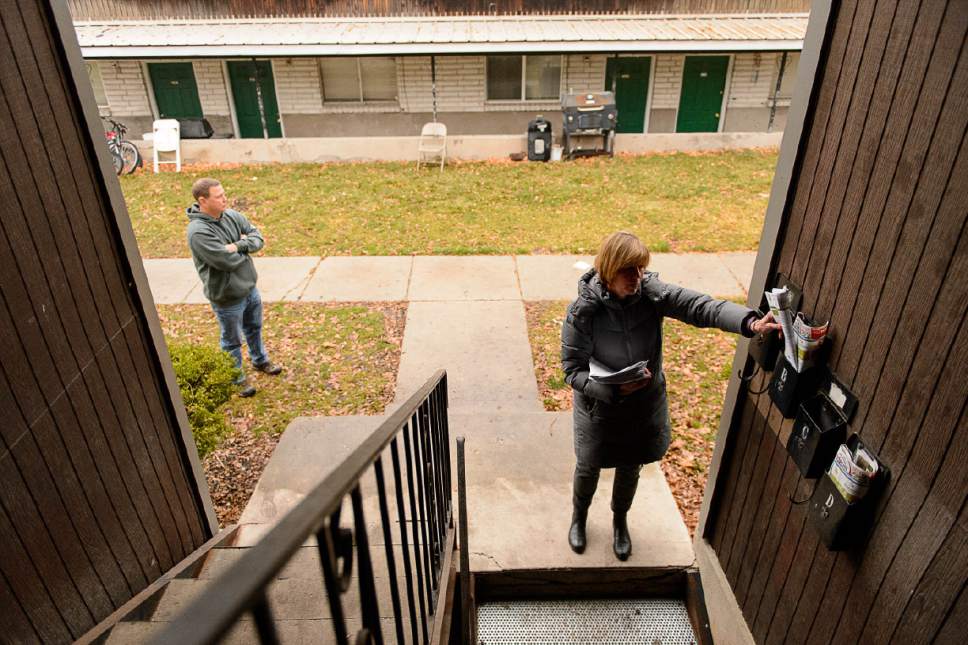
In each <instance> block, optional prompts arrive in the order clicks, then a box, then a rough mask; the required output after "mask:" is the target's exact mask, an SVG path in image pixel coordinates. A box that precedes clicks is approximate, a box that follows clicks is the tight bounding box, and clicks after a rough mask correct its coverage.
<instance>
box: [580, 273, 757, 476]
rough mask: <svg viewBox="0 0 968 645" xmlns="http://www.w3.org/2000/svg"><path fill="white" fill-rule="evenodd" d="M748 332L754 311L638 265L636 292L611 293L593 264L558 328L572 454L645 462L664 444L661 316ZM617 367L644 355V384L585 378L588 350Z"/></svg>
mask: <svg viewBox="0 0 968 645" xmlns="http://www.w3.org/2000/svg"><path fill="white" fill-rule="evenodd" d="M665 316H669V317H672V318H675V319H677V320H681V321H682V322H685V323H688V324H690V325H695V326H696V327H718V328H719V329H722V330H723V331H730V332H734V333H748V330H747V324H746V321H747V319H751V318H753V317H755V316H756V313H755V312H754V311H753V310H752V309H749V308H747V307H742V306H740V305H737V304H734V303H732V302H729V301H727V300H714V299H713V298H711V297H709V296H707V295H705V294H702V293H698V292H696V291H691V290H689V289H684V288H682V287H680V286H677V285H674V284H667V283H665V282H662V281H660V280H659V276H658V274H656V273H646V274H645V276H643V278H642V282H641V283H640V284H639V290H638V292H637V293H635V294H633V295H631V296H629V297H627V298H625V299H623V300H619V299H618V298H616V297H615V296H614V295H612V294H611V293H610V292H609V291H608V290H607V289H605V286H604V285H603V284H602V280H601V278H600V277H599V276H598V274H597V273H596V272H595V270H594V269H592V270H590V271H588V272H587V273H585V275H583V276H582V277H581V279H580V280H579V282H578V298H576V299H575V301H574V302H572V303H571V305H570V306H569V307H568V314H567V317H566V319H565V322H564V325H563V326H562V329H561V360H562V365H563V367H564V371H565V382H566V383H568V384H569V385H571V387H572V389H573V392H574V429H575V456H576V457H577V458H578V461H579V462H581V463H584V464H587V465H590V466H597V467H600V468H610V467H614V466H617V465H632V464H647V463H650V462H653V461H658V460H659V459H661V458H662V456H663V455H664V454H665V451H666V449H668V447H669V439H670V427H669V409H668V401H667V399H666V380H665V373H664V372H663V370H662V319H663V318H664V317H665ZM593 356H594V357H595V359H596V360H597V361H599V362H600V363H602V364H603V365H605V366H607V367H610V368H612V369H615V370H618V369H622V368H624V367H627V366H628V365H631V364H633V363H636V362H638V361H640V360H648V361H649V364H648V369H649V371H650V372H651V373H652V382H651V384H650V385H649V386H647V387H645V388H643V389H641V390H638V391H636V392H634V393H632V394H630V395H628V396H625V397H623V396H620V395H619V392H618V386H616V385H604V384H601V383H597V382H595V381H592V380H590V379H589V378H588V371H589V369H588V361H589V359H590V358H591V357H593Z"/></svg>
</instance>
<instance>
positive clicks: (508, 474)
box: [450, 412, 695, 572]
mask: <svg viewBox="0 0 968 645" xmlns="http://www.w3.org/2000/svg"><path fill="white" fill-rule="evenodd" d="M450 428H451V429H450V434H451V437H452V438H453V439H455V440H456V437H458V436H461V435H463V436H464V437H465V438H466V462H467V466H466V467H467V504H468V508H467V516H468V523H469V527H468V530H469V532H468V547H469V550H470V556H471V570H472V571H475V572H477V571H500V570H509V569H562V568H569V569H570V568H586V567H589V568H597V567H685V566H689V565H691V564H692V563H693V561H694V559H695V556H694V554H693V550H692V544H691V541H690V538H689V532H688V530H687V529H686V526H685V524H684V523H683V521H682V516H681V515H680V514H679V509H678V508H677V507H676V503H675V500H674V499H673V497H672V493H671V491H670V490H669V486H668V485H667V484H666V481H665V477H664V476H663V474H662V471H661V470H660V469H659V465H658V464H650V465H648V466H646V467H645V468H643V470H642V474H641V478H640V480H639V487H638V491H637V492H636V496H635V502H634V503H633V506H632V510H631V511H630V512H629V516H628V517H629V532H630V533H631V535H632V544H633V548H632V556H631V557H630V558H629V560H628V561H627V562H624V563H623V562H620V561H619V560H617V559H616V558H615V555H614V554H613V553H612V528H611V527H612V524H611V522H612V514H611V510H610V509H609V500H610V498H611V486H612V480H613V474H614V470H603V471H602V475H601V480H600V481H599V485H598V492H597V494H596V495H595V500H594V502H593V503H592V507H591V509H590V511H589V517H588V525H587V533H588V548H587V550H586V551H585V553H584V554H582V555H577V554H575V553H573V552H572V551H571V549H569V547H568V542H567V534H568V526H569V523H570V521H571V508H572V502H571V485H572V476H573V473H574V465H575V455H574V451H573V447H572V445H573V444H572V441H573V440H572V420H571V413H570V412H557V413H555V412H542V413H539V414H527V415H521V414H503V415H496V414H486V415H464V414H451V416H450Z"/></svg>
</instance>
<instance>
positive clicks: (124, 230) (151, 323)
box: [44, 0, 219, 538]
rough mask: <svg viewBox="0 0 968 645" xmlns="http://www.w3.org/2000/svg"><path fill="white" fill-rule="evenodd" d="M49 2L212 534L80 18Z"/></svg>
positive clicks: (85, 137) (210, 509) (213, 523)
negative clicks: (90, 74)
mask: <svg viewBox="0 0 968 645" xmlns="http://www.w3.org/2000/svg"><path fill="white" fill-rule="evenodd" d="M44 4H45V5H46V7H45V8H46V9H47V10H48V11H49V12H50V15H51V16H52V17H53V20H54V26H55V28H56V31H57V33H56V34H55V37H56V38H57V39H58V40H59V41H60V46H61V49H62V51H63V54H64V58H65V60H66V62H67V64H68V70H67V71H68V72H69V74H70V77H71V81H72V84H73V87H72V88H69V89H68V91H69V92H70V93H72V94H73V95H74V96H75V97H76V99H77V103H78V107H79V109H80V114H79V116H80V117H81V118H82V119H83V122H84V123H85V124H86V126H87V127H86V128H85V129H84V131H82V132H80V133H79V135H80V136H81V139H82V141H83V142H84V144H85V145H86V146H87V147H88V149H89V150H90V151H92V152H93V154H94V155H95V156H96V157H97V164H98V167H99V169H100V173H98V174H99V177H98V179H99V180H100V189H101V191H100V192H101V197H102V198H106V204H105V206H106V207H107V208H109V209H110V211H111V215H112V216H113V217H112V218H111V220H110V222H109V223H110V224H111V225H112V227H113V228H114V231H115V232H116V234H117V235H118V241H119V242H120V244H121V247H122V251H123V255H122V256H119V259H121V260H122V263H123V264H124V265H125V266H124V267H123V268H124V269H125V273H126V274H127V275H126V277H127V278H129V280H130V284H131V287H130V292H131V296H132V299H133V300H134V301H135V305H136V306H137V307H138V309H140V311H141V313H142V318H141V319H142V322H143V323H144V325H145V331H146V332H147V335H148V337H149V338H150V339H151V344H150V345H149V346H148V348H147V349H148V354H149V355H150V356H151V358H153V359H154V361H153V362H154V364H155V366H156V368H157V369H159V370H160V374H157V377H158V378H159V380H160V381H161V384H162V398H163V401H162V405H163V407H164V408H165V409H166V411H167V412H168V413H169V414H170V415H171V421H172V422H173V424H174V425H175V426H176V427H177V430H178V432H179V435H180V436H179V437H176V439H179V438H180V441H177V440H176V441H175V444H176V445H177V446H178V448H179V452H180V453H181V458H182V465H183V466H184V467H185V470H186V475H187V478H188V479H189V481H191V480H192V479H194V482H193V483H194V488H193V492H194V494H195V495H194V496H195V503H196V508H197V509H198V513H199V518H200V520H201V524H202V526H203V528H204V529H205V530H206V531H207V535H206V538H210V537H212V536H214V535H215V534H217V533H218V532H219V523H218V518H217V517H216V516H215V507H214V506H213V504H212V498H211V495H210V494H209V490H208V482H207V480H206V479H205V472H204V471H203V470H202V465H201V461H200V459H199V458H198V451H197V449H196V448H195V438H194V436H193V435H192V431H191V426H190V425H189V423H188V414H187V413H186V411H185V404H184V402H183V401H182V397H181V392H180V390H179V389H178V381H177V380H176V378H175V370H174V368H173V367H172V363H171V357H170V356H169V354H168V346H167V344H166V343H165V336H164V333H163V332H162V329H161V322H160V320H159V319H158V311H157V309H156V308H155V301H154V298H153V297H152V295H151V288H150V286H149V284H148V276H147V274H146V273H145V268H144V263H143V261H142V258H141V254H140V252H139V251H138V243H137V240H136V239H135V236H134V229H133V228H132V226H131V218H130V217H129V216H128V209H127V206H126V205H125V201H124V195H123V194H122V192H121V183H120V182H119V181H118V178H117V176H116V175H115V173H114V166H113V164H112V162H111V160H110V158H109V157H108V149H107V147H106V146H105V145H104V135H103V128H102V127H101V122H100V121H101V120H100V117H99V115H98V111H97V102H96V101H95V100H94V92H93V90H92V89H91V84H90V82H89V81H88V80H87V70H86V68H85V67H84V59H83V58H82V57H81V48H80V46H79V45H78V42H77V34H76V33H75V31H74V23H73V21H72V19H71V15H70V12H69V11H68V8H67V4H66V3H62V2H55V1H53V0H48V1H47V2H45V3H44ZM71 90H73V91H71Z"/></svg>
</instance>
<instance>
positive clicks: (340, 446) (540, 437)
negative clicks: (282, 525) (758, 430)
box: [145, 253, 754, 572]
mask: <svg viewBox="0 0 968 645" xmlns="http://www.w3.org/2000/svg"><path fill="white" fill-rule="evenodd" d="M753 261H754V254H752V253H736V254H693V255H663V254H659V255H656V256H654V259H653V264H652V268H653V269H654V270H657V271H659V273H660V275H661V277H662V278H663V279H664V280H666V281H669V282H675V283H678V284H682V285H684V286H688V287H692V288H695V289H698V290H702V291H705V292H707V293H711V294H714V295H718V296H726V297H731V296H732V297H735V296H742V295H744V294H745V286H746V285H747V284H748V283H749V280H750V276H751V274H752V269H753ZM589 262H591V258H590V257H579V256H476V257H436V256H431V257H419V256H418V257H330V258H325V259H320V258H311V257H310V258H258V259H257V260H256V263H257V266H258V269H259V274H260V280H259V287H260V291H261V292H262V295H263V299H265V300H269V301H272V300H275V301H279V300H285V301H302V302H310V301H325V302H340V301H343V302H347V301H357V302H358V301H408V302H409V305H408V309H407V321H406V327H405V330H404V337H403V347H402V352H401V359H400V367H399V373H398V377H397V390H396V402H397V403H399V402H401V401H403V400H405V399H406V398H407V397H408V396H409V395H410V394H411V393H412V392H413V391H414V390H416V389H417V388H419V387H420V386H421V385H422V384H423V383H424V382H425V381H426V379H427V378H428V377H429V376H430V375H431V374H433V372H434V371H435V370H437V369H440V368H444V369H446V370H447V375H448V400H449V411H448V414H449V419H450V432H451V438H452V440H453V439H456V437H458V436H465V437H466V440H467V451H468V463H467V470H468V503H469V510H468V517H469V523H470V536H469V546H470V551H471V557H472V559H471V567H472V569H473V570H474V571H479V572H482V571H496V570H545V569H563V568H600V567H633V568H640V569H654V568H662V567H674V568H675V567H680V568H681V567H687V566H690V565H691V564H692V563H693V561H694V556H693V551H692V546H691V542H690V539H689V534H688V531H687V530H686V527H685V524H684V523H683V522H682V518H681V516H680V514H679V512H678V509H677V508H676V505H675V501H674V500H673V498H672V494H671V492H670V490H669V487H668V485H667V484H666V481H665V478H664V477H663V475H662V471H661V470H660V469H659V467H658V465H657V464H653V465H650V466H649V467H647V468H646V469H644V470H643V472H642V479H641V482H640V485H639V493H638V495H637V497H636V503H635V506H634V507H633V509H632V513H630V529H631V532H632V536H633V542H634V544H635V547H634V549H633V555H632V558H630V559H629V561H628V562H626V563H619V562H618V561H617V560H616V559H615V558H614V556H613V555H612V552H611V536H610V531H611V528H610V523H611V520H610V512H609V504H608V499H609V496H610V489H611V472H610V471H605V472H603V474H602V481H601V483H600V485H599V492H598V495H597V497H596V502H595V504H594V505H593V507H592V511H591V514H590V520H589V548H588V552H586V553H585V554H584V555H582V556H577V555H575V554H573V553H572V552H571V551H570V550H569V549H568V546H567V543H566V540H565V535H566V531H567V526H568V521H569V518H570V512H571V501H570V499H571V475H572V470H573V468H574V454H573V452H572V445H571V444H572V421H571V414H570V413H554V412H545V411H544V409H543V407H542V405H541V403H540V401H539V400H538V389H537V383H536V379H535V373H534V365H533V362H532V359H531V348H530V344H529V340H528V332H527V324H526V320H525V308H524V303H525V301H531V300H566V299H571V298H572V297H573V296H574V294H575V290H576V282H577V279H578V277H579V276H580V275H581V273H583V271H584V268H583V266H582V263H589ZM145 265H146V267H147V270H148V275H149V281H150V283H151V286H152V292H153V294H154V296H155V299H156V302H159V303H167V302H204V298H203V296H202V294H201V290H200V288H199V286H198V283H197V278H196V277H195V273H194V268H193V267H192V265H191V261H190V260H148V261H146V262H145ZM388 411H389V410H388ZM382 419H383V417H333V418H326V417H318V418H307V419H297V420H296V421H294V422H293V424H291V425H290V427H289V428H288V429H287V430H286V433H285V434H284V436H283V437H282V439H281V441H280V443H279V445H278V446H277V448H276V451H275V453H274V454H273V456H272V459H271V460H270V462H269V464H268V465H267V467H266V469H265V472H264V473H263V475H262V478H261V479H260V481H259V484H258V486H257V488H256V491H255V492H254V494H253V496H252V499H251V500H250V502H249V505H248V506H247V508H246V510H245V512H244V513H243V516H242V518H241V524H242V528H241V531H240V534H239V542H238V546H248V545H251V544H253V543H254V542H255V541H256V540H258V538H259V537H260V536H261V535H263V534H264V532H265V530H266V529H267V528H268V527H269V526H271V525H272V524H273V523H274V522H275V521H277V520H278V519H279V518H280V517H282V515H283V514H285V513H286V512H287V511H288V510H290V509H291V508H293V507H294V506H295V505H296V504H297V503H298V502H299V501H300V500H301V499H302V498H303V496H304V495H305V494H306V493H307V492H308V491H309V490H311V488H312V486H313V485H314V484H315V483H316V482H317V481H319V479H320V478H321V477H322V476H323V475H324V474H325V473H326V472H327V470H328V469H329V468H332V467H333V466H335V464H337V463H339V461H340V460H341V459H342V458H343V456H345V455H346V454H348V451H349V450H351V449H352V448H353V447H355V446H356V445H358V442H359V441H360V440H361V438H362V437H365V436H367V435H368V433H369V432H372V431H373V430H374V429H376V428H377V427H378V426H379V424H380V422H381V421H382ZM454 481H455V484H456V478H455V479H454ZM366 498H367V501H366V503H367V506H368V513H367V517H375V516H376V510H377V509H376V507H375V506H374V505H375V498H374V497H373V496H372V495H366Z"/></svg>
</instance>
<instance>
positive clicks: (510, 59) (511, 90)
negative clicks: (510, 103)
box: [487, 56, 521, 101]
mask: <svg viewBox="0 0 968 645" xmlns="http://www.w3.org/2000/svg"><path fill="white" fill-rule="evenodd" d="M487 98H488V100H489V101H502V100H520V99H521V57H520V56H488V57H487Z"/></svg>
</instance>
